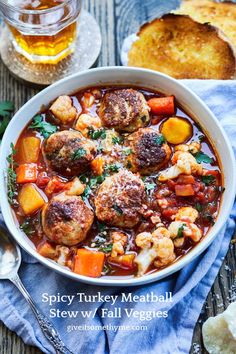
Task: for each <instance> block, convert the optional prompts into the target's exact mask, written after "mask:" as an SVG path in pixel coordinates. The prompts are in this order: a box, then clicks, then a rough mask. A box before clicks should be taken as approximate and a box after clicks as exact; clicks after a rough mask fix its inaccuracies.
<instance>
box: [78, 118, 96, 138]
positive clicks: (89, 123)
mask: <svg viewBox="0 0 236 354" xmlns="http://www.w3.org/2000/svg"><path fill="white" fill-rule="evenodd" d="M101 126H102V122H101V119H100V118H99V117H95V116H91V115H90V114H84V113H83V114H81V115H80V116H79V118H78V120H77V122H76V124H75V129H76V130H79V131H80V132H81V133H82V134H83V136H85V137H88V133H89V131H90V130H91V129H94V130H97V129H99V128H101Z"/></svg>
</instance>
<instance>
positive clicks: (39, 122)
mask: <svg viewBox="0 0 236 354" xmlns="http://www.w3.org/2000/svg"><path fill="white" fill-rule="evenodd" d="M29 129H34V130H37V131H39V132H40V134H42V136H43V137H44V138H45V139H47V138H48V137H49V136H50V135H52V134H53V133H55V132H56V131H57V126H56V125H53V124H51V123H48V122H45V121H44V120H43V117H42V116H41V115H40V114H37V115H36V116H35V117H34V118H33V122H32V123H31V124H30V125H29Z"/></svg>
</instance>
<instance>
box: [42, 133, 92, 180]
mask: <svg viewBox="0 0 236 354" xmlns="http://www.w3.org/2000/svg"><path fill="white" fill-rule="evenodd" d="M95 155H96V145H95V143H94V142H93V141H91V140H89V139H86V138H85V137H84V136H83V135H82V134H81V133H80V132H77V131H72V130H63V131H61V132H57V133H54V134H52V135H51V136H50V137H49V138H48V139H47V140H46V142H45V144H44V156H45V158H46V160H47V163H48V165H49V167H51V168H52V169H53V170H55V171H58V172H60V173H61V174H64V175H67V176H73V175H77V174H79V173H82V172H84V171H85V170H86V169H87V168H88V167H89V165H90V162H91V161H92V160H93V159H94V157H95Z"/></svg>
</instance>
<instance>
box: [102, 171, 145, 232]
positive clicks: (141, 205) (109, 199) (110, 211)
mask: <svg viewBox="0 0 236 354" xmlns="http://www.w3.org/2000/svg"><path fill="white" fill-rule="evenodd" d="M145 197H146V194H145V186H144V183H143V181H142V180H141V179H140V178H139V177H138V176H136V175H134V174H133V173H132V172H129V171H127V170H120V172H118V173H116V174H114V175H112V176H110V177H106V179H105V181H104V182H103V183H102V184H101V186H100V187H99V189H98V191H97V195H96V197H95V208H96V211H95V212H96V215H97V218H98V219H99V220H100V221H103V222H106V223H108V224H110V225H113V226H118V227H126V228H132V227H133V226H135V225H136V224H137V223H138V222H139V221H140V218H141V215H142V213H143V212H144V209H145Z"/></svg>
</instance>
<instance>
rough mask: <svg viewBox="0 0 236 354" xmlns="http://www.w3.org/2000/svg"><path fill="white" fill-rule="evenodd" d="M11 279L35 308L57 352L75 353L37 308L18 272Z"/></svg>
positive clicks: (63, 353) (43, 329)
mask: <svg viewBox="0 0 236 354" xmlns="http://www.w3.org/2000/svg"><path fill="white" fill-rule="evenodd" d="M10 281H11V282H12V283H13V284H15V286H16V287H17V288H18V289H19V290H20V292H21V293H22V295H23V296H24V298H25V299H26V301H27V302H28V303H29V305H30V307H31V309H32V310H33V312H34V314H35V317H36V318H37V320H38V323H39V325H40V327H41V329H42V331H43V333H44V335H45V337H46V338H47V339H48V340H49V342H50V343H51V344H52V345H53V347H54V348H55V349H56V350H57V353H60V354H73V353H72V352H71V351H70V350H69V349H68V348H67V347H66V346H65V344H64V343H63V342H62V340H61V338H60V335H59V333H58V332H57V330H56V329H55V328H54V326H53V325H52V323H51V322H50V321H49V320H48V319H47V317H46V316H44V315H43V314H42V313H40V312H39V311H38V309H37V308H36V306H35V304H34V302H33V300H32V298H31V296H30V294H29V293H28V291H27V290H26V289H25V287H24V285H23V284H22V282H21V280H20V278H19V276H18V274H16V275H15V276H14V277H11V279H10Z"/></svg>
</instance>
